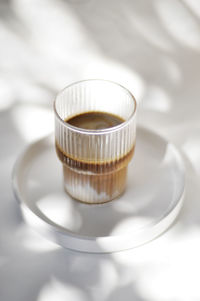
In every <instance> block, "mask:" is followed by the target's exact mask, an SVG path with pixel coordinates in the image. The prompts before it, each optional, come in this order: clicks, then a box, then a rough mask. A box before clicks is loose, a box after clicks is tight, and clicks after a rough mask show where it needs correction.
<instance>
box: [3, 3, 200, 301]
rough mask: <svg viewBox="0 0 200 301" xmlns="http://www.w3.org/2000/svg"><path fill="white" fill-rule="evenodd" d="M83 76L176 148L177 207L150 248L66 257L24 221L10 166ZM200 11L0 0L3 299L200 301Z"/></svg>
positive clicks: (48, 126)
mask: <svg viewBox="0 0 200 301" xmlns="http://www.w3.org/2000/svg"><path fill="white" fill-rule="evenodd" d="M85 78H105V79H111V80H116V81H118V82H120V83H121V84H123V85H125V86H126V87H128V88H129V89H130V90H131V91H132V92H133V94H135V96H136V98H137V100H138V103H139V111H138V123H140V124H142V125H144V126H146V127H148V128H151V129H153V130H155V131H157V132H158V133H159V134H162V135H163V136H164V137H165V138H167V139H168V140H170V141H172V142H173V143H174V144H175V145H177V146H178V147H179V148H180V150H181V152H182V154H183V156H184V161H185V165H186V180H187V185H186V188H187V190H186V196H185V200H184V206H183V209H182V211H181V214H180V215H179V218H178V220H177V221H176V222H175V223H174V225H173V226H172V227H171V228H170V229H169V230H168V231H167V232H166V233H164V234H163V235H162V236H160V237H159V238H157V239H156V240H154V241H152V242H150V243H148V244H146V245H144V246H142V247H139V248H137V249H134V250H129V251H124V252H120V253H115V254H105V255H98V254H96V255H94V254H82V253H78V252H73V251H69V250H65V249H62V248H60V247H58V246H57V245H55V244H53V243H50V242H48V241H47V240H45V239H44V238H42V237H40V236H39V235H38V234H37V233H35V232H34V231H33V230H32V229H30V228H28V226H26V225H25V223H24V222H23V219H22V217H21V214H20V211H19V207H18V204H17V202H16V200H15V198H14V196H13V193H12V189H11V172H12V168H13V164H14V162H15V160H16V158H17V156H18V155H19V153H20V152H21V151H22V150H23V148H24V147H25V146H26V145H28V144H29V143H30V142H31V141H34V140H35V139H37V138H39V137H41V136H44V135H46V134H47V133H49V132H50V131H52V129H53V122H54V120H53V114H52V101H53V98H54V96H55V94H56V92H57V91H59V90H60V89H61V88H63V87H64V86H65V85H67V84H69V83H71V82H73V81H77V80H80V79H85ZM199 79H200V3H199V1H196V0H182V1H181V0H180V1H177V0H175V1H172V0H168V1H165V0H157V1H156V0H152V1H141V0H138V1H132V0H125V1H116V0H110V1H106V0H102V1H97V0H68V1H64V0H62V1H61V0H44V1H39V0H29V1H27V0H16V1H11V0H7V1H6V0H1V1H0V192H1V193H0V300H1V301H12V300H15V301H27V300H28V301H54V300H59V301H64V300H71V301H73V300H75V301H79V300H82V301H83V300H95V301H96V300H103V301H112V300H113V301H114V300H115V301H119V300H126V301H127V300H136V301H146V300H150V301H151V300H152V301H153V300H154V301H157V300H159V301H160V300H167V301H169V300H170V301H171V300H172V301H179V300H180V301H184V300H187V301H188V300H190V301H193V300H200V287H199V278H200V255H199V254H200V200H199V195H200V181H199V180H200V82H199Z"/></svg>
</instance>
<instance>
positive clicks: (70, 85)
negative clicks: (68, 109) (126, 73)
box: [53, 78, 137, 135]
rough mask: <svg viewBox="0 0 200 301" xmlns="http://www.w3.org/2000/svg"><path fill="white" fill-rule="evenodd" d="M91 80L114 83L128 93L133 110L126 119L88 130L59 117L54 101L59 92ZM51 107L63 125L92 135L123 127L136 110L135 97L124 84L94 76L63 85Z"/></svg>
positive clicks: (58, 94)
mask: <svg viewBox="0 0 200 301" xmlns="http://www.w3.org/2000/svg"><path fill="white" fill-rule="evenodd" d="M92 81H100V82H108V83H111V84H114V85H117V86H119V87H121V88H122V89H123V90H125V91H126V92H127V93H128V95H129V96H130V97H131V99H132V100H133V103H134V110H133V112H132V113H131V115H130V116H129V118H128V119H127V120H125V121H124V122H122V123H120V124H118V125H115V126H113V127H110V128H105V129H98V130H90V129H83V128H79V127H76V126H73V125H71V124H69V123H67V122H65V121H64V120H63V119H62V118H61V117H60V115H59V114H58V112H57V109H56V101H57V100H58V97H59V96H60V94H61V93H62V92H64V91H65V90H66V89H68V88H70V87H72V86H74V85H76V84H80V83H83V82H92ZM53 109H54V113H55V116H56V117H57V119H58V120H59V122H61V123H62V124H63V125H64V127H67V128H69V129H71V130H73V131H75V132H78V133H81V134H87V135H88V134H92V135H95V134H96V135H99V134H105V133H111V132H114V131H116V130H119V129H120V128H123V127H125V126H126V125H127V124H129V123H130V121H131V120H132V119H133V118H134V117H135V116H136V111H137V102H136V99H135V97H134V96H133V94H132V93H131V92H130V91H129V90H128V89H127V88H125V87H124V86H122V85H121V84H119V83H117V82H115V81H112V80H107V79H98V78H94V79H84V80H79V81H76V82H73V83H71V84H69V85H67V86H65V87H64V88H63V89H62V90H61V91H60V92H58V93H57V95H56V98H55V100H54V102H53Z"/></svg>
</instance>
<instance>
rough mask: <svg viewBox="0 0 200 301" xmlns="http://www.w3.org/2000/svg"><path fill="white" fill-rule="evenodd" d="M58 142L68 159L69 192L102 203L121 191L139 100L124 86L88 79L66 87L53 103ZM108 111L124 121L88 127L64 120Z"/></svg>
mask: <svg viewBox="0 0 200 301" xmlns="http://www.w3.org/2000/svg"><path fill="white" fill-rule="evenodd" d="M54 112H55V145H56V152H57V155H58V158H59V159H60V161H61V162H62V164H63V173H64V188H65V191H66V192H67V193H68V194H69V195H71V196H72V197H73V198H75V199H76V200H79V201H81V202H84V203H89V204H97V203H104V202H108V201H111V200H113V199H115V198H116V197H118V196H119V195H121V194H122V193H123V192H124V190H125V186H126V177H127V167H128V163H129V162H130V160H131V158H132V156H133V153H134V149H135V139H136V101H135V98H134V97H133V95H132V94H131V93H130V92H129V91H128V90H127V89H125V88H124V87H122V86H121V85H119V84H117V83H114V82H111V81H106V80H95V79H93V80H85V81H80V82H76V83H74V84H72V85H70V86H68V87H66V88H65V89H63V90H62V91H61V92H60V93H59V94H58V95H57V97H56V100H55V102H54ZM86 112H87V113H88V112H105V113H110V114H112V115H117V116H119V117H120V118H122V119H123V120H124V122H122V123H120V124H118V125H116V126H113V127H110V128H105V129H97V130H88V129H83V128H79V127H75V126H73V125H71V124H69V123H67V122H66V121H65V120H67V119H70V118H71V117H73V116H76V115H79V114H81V113H86Z"/></svg>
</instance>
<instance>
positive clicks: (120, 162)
mask: <svg viewBox="0 0 200 301" xmlns="http://www.w3.org/2000/svg"><path fill="white" fill-rule="evenodd" d="M65 122H66V123H68V124H70V125H73V126H75V127H78V128H83V129H88V130H99V129H106V128H111V127H114V126H117V125H119V124H121V123H123V122H124V120H123V119H122V118H121V117H119V116H116V115H113V114H109V113H105V112H86V113H82V114H78V115H75V116H73V117H70V118H68V119H65ZM56 151H57V155H58V157H59V159H60V160H61V161H62V163H63V171H64V180H65V182H66V183H68V185H67V188H66V186H65V189H66V190H67V192H68V193H69V194H71V195H74V191H73V189H76V188H77V191H79V192H80V196H76V198H77V199H79V200H81V201H82V202H85V203H87V191H86V189H85V188H84V189H81V186H84V185H85V186H87V187H88V189H89V190H90V191H89V193H90V194H91V191H92V193H93V194H94V198H95V199H98V198H99V202H100V203H102V198H105V199H106V200H107V199H109V200H112V199H114V198H115V197H116V196H118V195H120V194H121V193H122V192H123V191H124V189H125V183H126V174H127V166H128V163H129V162H130V160H131V158H132V156H133V153H134V146H133V147H132V148H131V150H129V152H128V153H126V154H125V155H124V156H122V157H120V158H113V159H112V160H104V161H100V162H97V161H95V160H94V161H92V160H90V161H88V160H80V158H75V157H72V156H70V155H69V154H67V153H65V152H64V151H63V150H62V149H61V148H60V147H59V145H58V143H56ZM114 151H115V150H114V149H113V153H114ZM85 152H86V153H87V152H91V149H90V146H89V145H88V146H87V149H86V150H85ZM75 184H76V185H75ZM84 194H85V195H84ZM105 196H106V197H105ZM96 203H98V201H96Z"/></svg>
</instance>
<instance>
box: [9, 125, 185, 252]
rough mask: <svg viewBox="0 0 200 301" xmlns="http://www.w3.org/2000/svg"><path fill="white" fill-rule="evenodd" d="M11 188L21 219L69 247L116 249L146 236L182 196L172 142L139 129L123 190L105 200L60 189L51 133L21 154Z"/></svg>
mask: <svg viewBox="0 0 200 301" xmlns="http://www.w3.org/2000/svg"><path fill="white" fill-rule="evenodd" d="M13 187H14V192H15V195H16V197H17V199H18V200H19V203H20V206H21V209H22V212H23V215H24V218H25V220H26V221H27V222H28V223H29V224H30V225H31V226H34V227H35V228H36V229H37V230H38V231H39V232H40V233H42V234H43V235H44V236H45V237H47V238H49V239H51V240H53V241H55V242H56V243H58V244H60V245H62V246H63V247H66V248H70V249H73V250H78V251H84V252H100V253H104V252H115V251H119V250H124V249H129V248H133V247H136V246H139V245H141V244H143V243H145V242H147V241H150V240H152V239H153V238H155V237H156V236H158V235H160V234H161V233H162V232H164V231H165V230H166V229H167V228H168V227H169V226H170V225H171V224H172V222H173V221H174V219H175V218H176V216H177V214H178V212H179V210H180V208H181V204H182V200H183V193H184V187H185V180H184V167H183V163H182V159H181V157H180V154H179V152H178V151H177V149H176V148H175V146H174V145H172V144H171V143H168V142H167V141H166V140H164V139H163V138H162V137H160V136H158V135H157V134H155V133H153V132H151V131H149V130H147V129H144V128H138V129H137V144H136V152H135V156H134V159H133V160H132V162H131V163H130V165H129V174H128V183H127V189H126V192H125V193H124V194H123V195H122V196H121V197H120V198H119V199H116V200H114V201H112V202H109V203H106V204H102V205H87V204H82V203H79V202H77V201H75V200H73V199H71V198H70V196H68V195H67V194H66V193H65V192H64V189H63V183H62V166H61V163H60V161H59V160H58V159H57V156H56V153H55V149H54V137H53V135H52V136H48V137H46V138H45V139H42V140H39V141H38V142H36V143H34V144H32V145H30V146H29V147H28V148H27V149H26V150H25V151H24V153H23V154H22V155H21V156H20V158H19V159H18V161H17V163H16V165H15V168H14V171H13Z"/></svg>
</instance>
